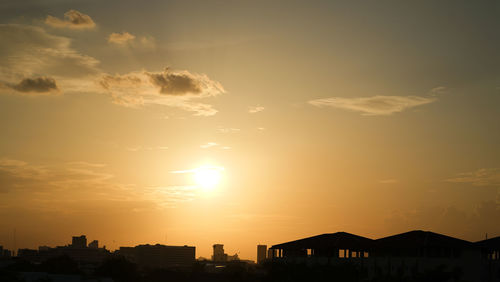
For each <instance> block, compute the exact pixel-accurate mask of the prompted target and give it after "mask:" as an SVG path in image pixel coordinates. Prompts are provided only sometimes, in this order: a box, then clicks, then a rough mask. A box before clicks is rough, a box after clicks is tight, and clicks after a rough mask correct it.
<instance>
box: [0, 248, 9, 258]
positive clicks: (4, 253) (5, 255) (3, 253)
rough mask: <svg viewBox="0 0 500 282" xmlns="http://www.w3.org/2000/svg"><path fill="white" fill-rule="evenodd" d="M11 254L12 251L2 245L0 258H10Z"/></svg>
mask: <svg viewBox="0 0 500 282" xmlns="http://www.w3.org/2000/svg"><path fill="white" fill-rule="evenodd" d="M11 256H12V253H11V251H9V250H7V249H4V248H3V246H0V259H6V258H10V257H11Z"/></svg>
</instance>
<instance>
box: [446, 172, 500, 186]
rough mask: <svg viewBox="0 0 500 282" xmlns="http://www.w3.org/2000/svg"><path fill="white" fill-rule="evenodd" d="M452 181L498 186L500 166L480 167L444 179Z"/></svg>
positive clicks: (499, 182) (499, 184) (499, 183)
mask: <svg viewBox="0 0 500 282" xmlns="http://www.w3.org/2000/svg"><path fill="white" fill-rule="evenodd" d="M446 181H447V182H452V183H470V184H472V185H474V186H500V168H481V169H478V170H476V171H472V172H465V173H459V174H458V175H457V176H456V177H453V178H449V179H446Z"/></svg>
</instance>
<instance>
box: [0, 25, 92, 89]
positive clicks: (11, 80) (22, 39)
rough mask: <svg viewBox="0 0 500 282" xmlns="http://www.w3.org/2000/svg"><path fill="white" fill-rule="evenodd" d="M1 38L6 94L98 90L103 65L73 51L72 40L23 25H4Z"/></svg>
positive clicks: (0, 62)
mask: <svg viewBox="0 0 500 282" xmlns="http://www.w3.org/2000/svg"><path fill="white" fill-rule="evenodd" d="M0 38H2V46H1V48H0V84H3V86H4V87H3V89H2V92H9V91H11V93H13V94H19V93H21V94H25V93H34V94H45V93H49V92H50V93H53V92H54V91H59V90H60V91H64V92H68V91H70V92H71V91H81V90H85V91H89V90H90V91H93V90H96V89H98V88H97V87H96V85H95V82H94V78H96V77H97V75H98V74H99V73H100V72H101V71H100V70H99V68H98V64H99V61H98V60H96V59H95V58H93V57H90V56H86V55H84V54H81V53H79V52H78V51H76V50H75V49H73V48H72V47H71V39H69V38H67V37H63V36H56V35H52V34H49V33H47V32H46V31H45V30H44V29H42V28H40V27H36V26H30V25H20V24H0ZM41 74H43V75H41ZM56 81H57V83H56Z"/></svg>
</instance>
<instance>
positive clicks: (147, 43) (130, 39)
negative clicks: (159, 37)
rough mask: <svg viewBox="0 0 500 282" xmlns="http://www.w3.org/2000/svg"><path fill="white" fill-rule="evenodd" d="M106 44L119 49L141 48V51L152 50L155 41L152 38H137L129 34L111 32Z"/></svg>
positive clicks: (125, 32) (154, 46)
mask: <svg viewBox="0 0 500 282" xmlns="http://www.w3.org/2000/svg"><path fill="white" fill-rule="evenodd" d="M108 43H111V44H113V45H115V46H121V47H132V48H142V49H154V48H156V40H155V38H154V37H152V36H141V37H140V38H137V36H135V35H133V34H132V33H130V32H127V31H122V32H113V33H111V34H110V35H109V36H108Z"/></svg>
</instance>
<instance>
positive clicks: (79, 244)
mask: <svg viewBox="0 0 500 282" xmlns="http://www.w3.org/2000/svg"><path fill="white" fill-rule="evenodd" d="M71 246H72V247H73V248H79V249H83V248H86V247H87V237H85V235H81V236H73V240H72V242H71Z"/></svg>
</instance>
